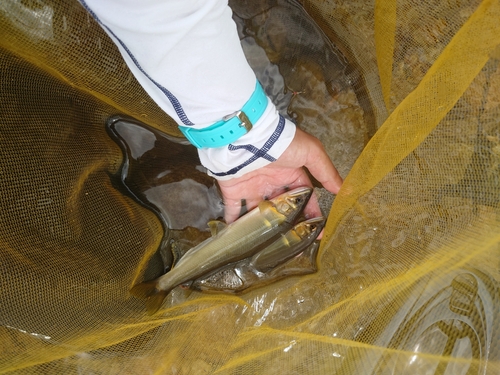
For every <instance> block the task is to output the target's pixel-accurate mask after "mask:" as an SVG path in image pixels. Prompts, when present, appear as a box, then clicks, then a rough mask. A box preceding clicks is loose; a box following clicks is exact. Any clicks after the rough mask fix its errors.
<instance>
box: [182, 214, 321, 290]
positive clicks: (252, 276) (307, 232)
mask: <svg viewBox="0 0 500 375" xmlns="http://www.w3.org/2000/svg"><path fill="white" fill-rule="evenodd" d="M324 225H325V218H323V217H316V218H313V219H309V220H305V221H302V222H299V223H298V224H296V225H295V226H294V227H293V228H291V229H290V230H289V231H288V232H286V233H283V234H282V235H281V236H280V237H279V238H278V239H277V240H275V241H274V242H273V243H271V244H270V245H269V246H266V247H264V249H263V250H262V251H260V252H258V253H256V254H255V255H254V256H253V257H249V258H246V259H243V260H241V261H238V262H236V263H232V264H229V265H226V266H224V267H222V268H219V269H218V270H216V271H213V272H211V273H210V274H208V275H204V276H202V277H200V278H198V279H196V280H194V281H193V282H192V283H191V284H190V285H189V287H190V288H191V289H194V290H200V291H205V292H226V293H237V292H241V291H243V290H246V289H248V288H250V287H257V286H262V285H266V284H269V283H270V282H273V281H276V280H279V279H282V278H283V277H286V276H291V275H302V274H307V273H311V272H314V271H315V269H316V266H315V256H316V250H317V247H318V244H319V241H316V238H317V237H318V235H319V233H320V232H321V231H322V230H323V227H324ZM299 255H300V256H303V257H306V258H308V261H304V262H302V263H299V262H296V263H297V264H293V265H292V264H291V263H290V264H289V265H286V263H287V262H288V261H289V260H291V259H292V258H294V257H297V256H299ZM309 258H310V259H309Z"/></svg>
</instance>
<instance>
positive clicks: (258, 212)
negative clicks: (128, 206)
mask: <svg viewBox="0 0 500 375" xmlns="http://www.w3.org/2000/svg"><path fill="white" fill-rule="evenodd" d="M311 194H312V188H310V187H300V188H296V189H293V190H290V191H288V192H285V193H283V194H281V195H278V196H277V197H275V198H273V199H270V200H264V201H261V202H260V203H259V205H258V206H257V207H256V208H254V209H253V210H251V211H250V212H248V213H247V214H245V215H244V216H242V217H241V218H239V219H238V220H236V221H234V222H233V223H231V224H229V225H227V226H226V227H225V228H223V229H221V230H220V231H218V232H217V233H215V234H214V235H213V236H212V237H211V238H208V239H207V240H205V241H203V242H201V243H200V244H198V245H196V246H195V247H193V248H192V249H190V250H188V251H187V252H186V254H185V255H184V256H183V257H182V258H181V259H180V260H179V261H178V262H177V264H176V265H175V266H174V268H172V269H171V270H170V271H169V272H167V273H166V274H165V275H163V276H160V277H159V278H157V279H155V280H153V281H149V282H145V283H141V284H138V285H135V286H134V287H132V288H131V289H130V293H131V294H132V295H133V296H135V297H138V298H142V299H145V301H146V309H147V312H148V314H149V315H153V314H154V313H156V312H157V311H158V310H159V309H160V307H161V305H162V304H163V300H164V299H165V297H166V296H167V295H168V294H169V293H170V291H171V290H172V289H173V288H175V287H176V286H178V285H181V284H185V283H187V282H189V281H192V280H195V279H197V278H199V277H200V276H202V275H205V274H207V273H209V272H211V271H213V270H216V269H218V268H220V267H222V266H225V265H226V264H228V263H233V262H237V261H239V260H241V259H244V258H247V257H250V256H253V255H254V254H255V253H256V252H258V251H259V250H260V249H262V246H263V245H265V244H267V243H269V242H270V241H273V240H274V239H275V238H276V236H278V235H280V234H281V233H283V232H286V231H288V230H289V229H290V227H291V226H292V225H293V224H294V221H295V219H296V218H297V217H298V216H299V214H300V213H301V212H302V210H303V209H304V207H305V205H306V204H307V202H308V200H309V198H310V196H311Z"/></svg>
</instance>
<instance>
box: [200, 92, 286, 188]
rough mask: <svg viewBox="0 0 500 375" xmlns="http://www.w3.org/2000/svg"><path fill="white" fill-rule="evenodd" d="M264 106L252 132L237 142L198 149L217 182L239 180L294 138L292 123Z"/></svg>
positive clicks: (271, 159)
mask: <svg viewBox="0 0 500 375" xmlns="http://www.w3.org/2000/svg"><path fill="white" fill-rule="evenodd" d="M267 100H268V106H267V108H266V111H265V112H264V114H263V115H262V117H261V118H260V119H259V120H258V121H257V122H256V123H255V124H254V126H253V127H252V129H251V130H250V131H249V132H248V133H247V134H245V135H244V136H242V137H240V138H239V139H238V140H237V141H235V142H233V143H231V144H229V145H227V146H224V147H217V148H201V149H198V155H199V157H200V161H201V164H203V166H204V167H205V168H207V170H208V174H209V175H210V176H212V177H214V178H216V179H217V180H221V181H222V180H229V179H232V178H237V177H241V176H243V175H244V174H246V173H248V172H252V171H254V170H256V169H259V168H262V167H264V166H266V165H268V164H270V163H272V162H273V161H276V160H277V159H278V158H279V157H280V156H281V155H282V154H283V152H284V151H285V150H286V149H287V148H288V146H289V145H290V143H291V142H292V140H293V137H294V136H295V124H294V123H292V122H291V121H289V120H287V119H285V118H284V117H283V116H281V115H280V114H279V113H278V111H277V110H276V107H275V106H274V104H272V103H271V101H270V99H269V98H268V99H267Z"/></svg>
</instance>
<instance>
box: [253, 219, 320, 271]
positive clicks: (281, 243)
mask: <svg viewBox="0 0 500 375" xmlns="http://www.w3.org/2000/svg"><path fill="white" fill-rule="evenodd" d="M324 225H325V218H324V217H322V216H320V217H316V218H312V219H309V220H305V221H301V222H300V223H298V224H297V225H295V226H294V227H293V228H292V229H290V230H289V231H288V232H286V233H285V234H283V235H281V237H280V238H279V239H278V240H276V241H274V242H273V243H272V244H271V245H269V246H268V247H266V248H265V249H264V250H262V251H260V252H258V253H257V254H255V255H254V256H253V257H252V260H251V261H250V264H251V265H252V266H253V267H255V269H256V270H258V271H260V272H265V271H267V270H269V269H271V268H274V267H276V266H277V265H278V264H281V263H284V262H286V261H287V260H288V259H291V258H293V257H294V256H295V255H297V254H299V253H301V252H302V251H303V250H304V249H305V248H306V247H307V246H309V245H310V244H311V243H312V242H313V241H314V240H315V239H316V237H318V235H319V233H320V232H321V230H322V229H323V227H324Z"/></svg>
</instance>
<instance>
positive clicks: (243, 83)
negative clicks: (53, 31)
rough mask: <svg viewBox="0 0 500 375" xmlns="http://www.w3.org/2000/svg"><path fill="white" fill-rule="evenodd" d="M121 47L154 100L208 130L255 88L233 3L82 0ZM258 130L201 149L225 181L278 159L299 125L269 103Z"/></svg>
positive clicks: (191, 124)
mask: <svg viewBox="0 0 500 375" xmlns="http://www.w3.org/2000/svg"><path fill="white" fill-rule="evenodd" d="M81 2H82V4H83V5H84V6H85V7H86V8H87V9H88V10H89V11H90V12H91V13H92V15H93V16H94V17H95V18H96V19H97V20H98V21H99V22H100V23H101V25H102V26H103V28H104V30H106V32H107V33H108V34H109V35H110V37H111V38H112V39H113V40H114V42H115V43H116V44H117V46H118V48H119V49H120V52H121V53H122V55H123V57H124V59H125V61H126V63H127V65H128V66H129V67H130V69H131V71H132V72H133V74H134V75H135V77H136V78H137V79H138V80H139V82H140V83H141V85H142V86H143V87H144V88H145V89H146V91H147V92H148V94H149V95H150V96H151V97H152V99H153V100H154V101H155V102H156V103H157V104H158V105H159V106H160V107H161V108H162V109H163V110H165V112H167V113H168V114H169V115H170V116H171V117H172V118H173V119H175V120H176V121H177V123H178V124H179V125H181V126H189V127H193V128H196V129H199V128H205V127H207V126H210V125H212V124H213V123H215V122H217V121H219V120H220V119H221V118H222V117H224V116H226V115H228V114H231V113H234V112H235V111H237V110H240V109H241V108H242V107H243V105H244V104H245V103H246V102H247V100H248V99H249V98H250V96H251V95H252V93H253V91H254V89H255V82H256V78H255V74H254V73H253V71H252V70H251V68H250V67H249V65H248V63H247V61H246V59H245V56H244V54H243V51H242V48H241V45H240V41H239V39H238V35H237V31H236V25H235V23H234V22H233V20H232V17H231V10H230V8H229V7H228V6H227V2H225V1H219V0H203V1H190V0H168V1H157V0H154V1H151V0H150V1H144V2H142V1H141V2H137V1H132V0H121V1H120V0H106V1H103V0H82V1H81ZM253 125H254V126H253V129H252V130H251V131H250V132H249V133H247V134H245V135H244V136H242V137H241V138H239V139H238V140H236V141H234V142H232V144H230V145H228V146H224V147H217V148H203V149H200V150H199V154H200V159H201V161H202V164H203V165H204V166H206V167H207V168H208V169H209V170H210V171H212V174H213V175H215V177H216V178H218V179H226V178H232V177H236V176H239V175H241V174H244V173H246V172H248V171H251V170H255V169H257V168H259V167H261V166H264V165H266V164H268V163H269V162H270V161H273V160H275V159H277V158H278V157H279V156H280V155H281V154H282V153H283V151H284V150H285V149H286V148H287V147H288V145H289V144H290V142H291V141H292V139H293V135H294V132H295V127H294V125H293V124H292V123H290V122H289V121H285V120H284V119H283V118H281V116H279V114H278V113H277V111H276V109H275V107H274V105H273V104H272V103H271V102H270V101H268V106H267V108H266V110H265V112H264V114H263V115H262V116H261V118H260V119H259V120H258V121H257V122H256V123H255V124H253Z"/></svg>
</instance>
